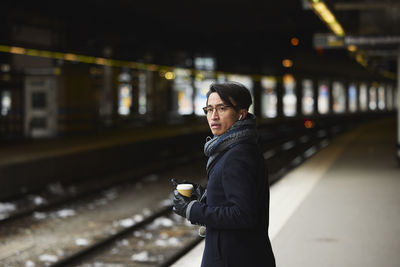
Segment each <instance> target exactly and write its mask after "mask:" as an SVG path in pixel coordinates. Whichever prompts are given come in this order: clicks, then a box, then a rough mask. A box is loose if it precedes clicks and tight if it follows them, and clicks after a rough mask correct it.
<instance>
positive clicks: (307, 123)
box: [304, 119, 315, 129]
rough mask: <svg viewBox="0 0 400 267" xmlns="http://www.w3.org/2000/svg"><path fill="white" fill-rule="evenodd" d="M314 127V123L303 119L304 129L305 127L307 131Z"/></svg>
mask: <svg viewBox="0 0 400 267" xmlns="http://www.w3.org/2000/svg"><path fill="white" fill-rule="evenodd" d="M314 126H315V122H314V121H312V120H310V119H305V120H304V127H306V128H307V129H311V128H314Z"/></svg>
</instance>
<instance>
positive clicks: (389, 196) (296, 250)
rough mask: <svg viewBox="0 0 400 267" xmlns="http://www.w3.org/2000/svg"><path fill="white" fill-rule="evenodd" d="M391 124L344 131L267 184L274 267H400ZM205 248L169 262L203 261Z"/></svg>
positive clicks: (399, 187) (399, 206)
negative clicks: (300, 163) (269, 197)
mask: <svg viewBox="0 0 400 267" xmlns="http://www.w3.org/2000/svg"><path fill="white" fill-rule="evenodd" d="M395 123H396V122H395V120H394V119H384V120H380V121H374V122H372V123H368V124H365V125H361V126H359V127H357V128H355V129H354V130H352V131H350V132H348V133H346V134H343V135H342V136H340V137H338V138H336V139H335V140H334V141H333V142H332V143H331V144H330V145H329V146H328V147H326V148H325V149H323V150H321V151H320V152H318V153H317V154H316V155H315V156H313V157H312V158H311V159H309V160H307V161H306V162H305V163H304V164H302V165H301V166H299V167H298V168H296V169H294V170H293V171H291V172H290V173H288V174H287V175H286V176H285V177H284V178H282V179H281V180H280V181H279V182H277V183H276V184H274V185H273V186H272V187H271V209H270V220H271V221H270V229H269V231H270V237H271V240H272V246H273V249H274V253H275V257H276V262H277V266H279V267H291V266H296V267H298V266H307V267H322V266H323V267H330V266H332V267H333V266H335V267H337V266H351V267H368V266H371V267H372V266H385V267H386V266H387V267H398V266H400V253H399V252H400V223H399V222H400V167H399V166H398V164H397V162H396V158H395V155H396V150H395V144H396V124H395ZM203 249H204V242H202V243H200V244H199V245H198V246H197V247H196V248H194V249H193V250H192V251H191V252H190V253H188V254H187V255H186V256H185V257H183V258H182V259H180V260H179V261H178V262H176V263H175V264H174V265H173V266H174V267H186V266H188V267H189V266H190V267H193V266H200V263H201V257H202V251H203Z"/></svg>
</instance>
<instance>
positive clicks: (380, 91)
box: [378, 85, 386, 110]
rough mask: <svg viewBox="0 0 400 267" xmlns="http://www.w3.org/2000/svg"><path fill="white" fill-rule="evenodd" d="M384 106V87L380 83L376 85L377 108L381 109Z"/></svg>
mask: <svg viewBox="0 0 400 267" xmlns="http://www.w3.org/2000/svg"><path fill="white" fill-rule="evenodd" d="M385 108H386V104H385V87H384V86H383V85H381V86H379V87H378V109H380V110H383V109H385Z"/></svg>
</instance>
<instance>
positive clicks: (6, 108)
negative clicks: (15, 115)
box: [0, 90, 11, 116]
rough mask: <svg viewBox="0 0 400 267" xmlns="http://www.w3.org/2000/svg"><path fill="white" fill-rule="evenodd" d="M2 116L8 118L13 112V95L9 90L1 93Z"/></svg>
mask: <svg viewBox="0 0 400 267" xmlns="http://www.w3.org/2000/svg"><path fill="white" fill-rule="evenodd" d="M0 107H1V113H0V114H1V115H2V116H7V115H8V113H9V112H10V110H11V94H10V91H9V90H4V91H2V92H1V102H0Z"/></svg>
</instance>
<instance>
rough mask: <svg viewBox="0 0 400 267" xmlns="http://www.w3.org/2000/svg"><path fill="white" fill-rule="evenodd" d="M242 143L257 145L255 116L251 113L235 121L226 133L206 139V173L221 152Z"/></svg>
mask: <svg viewBox="0 0 400 267" xmlns="http://www.w3.org/2000/svg"><path fill="white" fill-rule="evenodd" d="M243 141H246V142H250V143H254V144H255V143H257V131H256V116H254V115H253V114H251V113H247V116H246V118H245V119H244V120H240V121H239V120H238V121H236V122H235V123H234V124H233V125H232V126H231V128H229V130H228V131H227V132H226V133H224V134H222V135H215V136H214V137H213V138H211V137H208V139H207V142H206V143H205V145H204V154H205V155H206V156H207V157H209V158H208V162H207V167H206V169H207V171H208V169H209V167H210V166H211V163H212V162H213V161H214V160H215V159H216V158H217V157H218V155H219V154H220V153H221V152H223V151H225V150H227V149H229V148H230V147H232V146H233V145H235V144H237V143H239V142H243Z"/></svg>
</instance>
